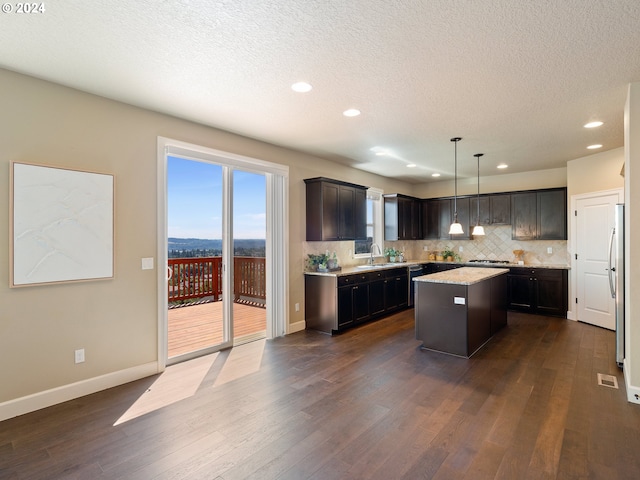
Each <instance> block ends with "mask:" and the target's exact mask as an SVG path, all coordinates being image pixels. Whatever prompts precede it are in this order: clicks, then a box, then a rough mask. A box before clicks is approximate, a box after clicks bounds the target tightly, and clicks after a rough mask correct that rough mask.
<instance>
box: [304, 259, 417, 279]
mask: <svg viewBox="0 0 640 480" xmlns="http://www.w3.org/2000/svg"><path fill="white" fill-rule="evenodd" d="M423 263H428V262H425V261H406V262H402V263H374V264H373V265H369V264H364V265H359V266H355V265H353V266H349V267H342V270H337V271H335V272H304V274H305V275H324V276H330V277H340V276H342V275H353V274H354V273H369V272H375V271H378V270H389V269H390V268H399V267H404V268H407V267H410V266H411V265H422V264H423Z"/></svg>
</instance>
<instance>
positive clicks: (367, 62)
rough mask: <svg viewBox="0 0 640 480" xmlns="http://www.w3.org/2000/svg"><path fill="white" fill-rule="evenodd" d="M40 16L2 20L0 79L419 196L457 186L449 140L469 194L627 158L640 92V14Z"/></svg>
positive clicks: (609, 10) (135, 10)
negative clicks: (585, 159) (143, 111)
mask: <svg viewBox="0 0 640 480" xmlns="http://www.w3.org/2000/svg"><path fill="white" fill-rule="evenodd" d="M9 5H11V4H9ZM13 5H16V4H13ZM44 6H45V12H44V13H37V14H35V13H32V14H29V15H26V14H17V13H4V14H3V13H0V67H3V68H6V69H9V70H14V71H18V72H22V73H26V74H29V75H33V76H35V77H39V78H44V79H47V80H51V81H53V82H57V83H60V84H63V85H68V86H71V87H74V88H77V89H80V90H83V91H87V92H91V93H95V94H98V95H102V96H104V97H108V98H113V99H116V100H120V101H123V102H126V103H130V104H133V105H138V106H141V107H145V108H149V109H152V110H156V111H159V112H164V113H168V114H171V115H175V116H178V117H182V118H186V119H189V120H193V121H196V122H200V123H203V124H206V125H211V126H214V127H218V128H222V129H224V130H228V131H232V132H237V133H240V134H242V135H246V136H249V137H253V138H257V139H260V140H265V141H268V142H271V143H274V144H278V145H284V146H288V147H292V148H295V149H299V150H302V151H308V152H311V153H313V154H315V155H319V156H322V157H325V158H329V159H333V160H336V161H339V162H343V163H346V164H349V165H352V166H354V167H356V168H361V169H364V170H367V171H370V172H374V173H378V174H381V175H385V176H388V177H394V178H398V179H401V180H405V181H409V182H415V183H419V182H426V181H433V179H432V177H431V173H433V172H440V173H442V177H441V179H450V178H451V176H452V174H453V145H452V143H451V142H450V141H449V139H450V138H451V137H453V136H461V137H463V140H462V141H461V142H460V143H459V145H458V173H459V175H460V176H463V177H464V176H471V177H473V176H475V174H476V163H475V162H476V160H475V158H474V157H473V154H474V153H478V152H482V153H484V154H485V156H484V157H482V166H481V174H482V175H483V176H484V175H493V174H498V173H500V172H503V173H514V172H522V171H529V170H539V169H547V168H555V167H564V166H566V162H567V161H568V160H572V159H575V158H579V157H582V156H586V155H589V154H590V153H593V152H592V151H590V150H587V149H586V146H587V145H590V144H593V143H600V144H602V145H603V148H602V149H601V150H600V151H603V150H608V149H612V148H617V147H620V146H622V145H623V109H624V103H625V99H626V92H627V86H628V84H629V83H631V82H638V81H640V2H638V0H590V1H589V0H557V1H550V0H548V1H542V0H532V1H528V2H520V1H512V0H502V1H500V0H468V1H462V0H461V1H453V0H449V1H445V0H422V1H419V0H413V1H412V0H395V1H394V2H389V1H388V0H348V1H347V0H335V1H332V0H324V1H314V0H293V1H280V2H277V1H260V0H227V1H206V0H194V1H187V0H183V1H151V0H138V1H135V2H132V1H130V0H110V1H107V0H105V1H95V0H94V1H73V0H56V1H53V2H44ZM300 80H304V81H307V82H309V83H311V84H312V85H313V90H312V91H311V92H309V93H307V94H299V93H295V92H293V91H292V90H291V89H290V85H291V84H292V83H294V82H296V81H300ZM347 108H358V109H359V110H361V111H362V115H360V116H358V117H355V118H346V117H344V116H342V111H344V110H346V109H347ZM595 119H598V120H601V121H603V122H605V124H604V126H602V127H600V128H598V129H592V130H587V129H584V128H583V127H582V126H583V125H584V124H585V123H586V122H588V121H591V120H595ZM375 147H379V148H382V149H385V150H386V151H388V152H389V155H387V156H376V155H375V154H374V152H373V151H372V150H371V149H372V148H375ZM502 162H504V163H507V164H509V169H507V170H505V171H497V170H496V169H495V167H496V166H497V165H498V164H499V163H502ZM407 163H415V164H417V167H416V168H412V169H409V168H407V167H406V164H407Z"/></svg>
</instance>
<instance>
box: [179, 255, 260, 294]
mask: <svg viewBox="0 0 640 480" xmlns="http://www.w3.org/2000/svg"><path fill="white" fill-rule="evenodd" d="M168 268H169V276H170V278H169V281H168V293H169V303H170V304H172V303H173V304H176V303H178V302H181V303H182V302H184V301H188V300H192V301H197V300H204V299H209V300H210V301H214V302H217V301H220V300H222V257H198V258H170V259H169V263H168ZM233 271H234V275H233V297H234V301H235V302H245V303H255V304H258V305H260V304H262V305H264V302H265V299H266V297H267V296H266V281H265V278H266V275H265V259H264V258H261V257H233Z"/></svg>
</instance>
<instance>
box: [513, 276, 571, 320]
mask: <svg viewBox="0 0 640 480" xmlns="http://www.w3.org/2000/svg"><path fill="white" fill-rule="evenodd" d="M567 277H568V274H567V271H566V270H559V269H558V270H556V269H542V268H538V269H535V268H511V269H510V271H509V274H508V275H507V298H508V306H509V309H511V310H519V311H523V312H527V313H535V314H538V315H550V316H554V317H566V315H567V308H568V303H567V298H568V284H567Z"/></svg>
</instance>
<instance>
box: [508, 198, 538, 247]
mask: <svg viewBox="0 0 640 480" xmlns="http://www.w3.org/2000/svg"><path fill="white" fill-rule="evenodd" d="M537 230H538V227H537V195H536V192H526V193H513V194H511V238H512V239H514V240H535V239H536V238H537V236H538V231H537Z"/></svg>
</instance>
